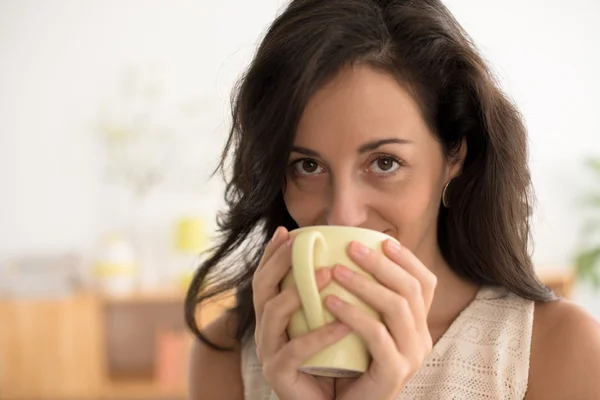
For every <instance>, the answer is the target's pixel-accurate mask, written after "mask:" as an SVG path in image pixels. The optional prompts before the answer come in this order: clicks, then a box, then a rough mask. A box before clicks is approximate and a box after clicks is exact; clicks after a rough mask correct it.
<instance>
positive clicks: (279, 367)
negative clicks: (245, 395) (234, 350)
mask: <svg viewBox="0 0 600 400" xmlns="http://www.w3.org/2000/svg"><path fill="white" fill-rule="evenodd" d="M291 249H292V239H291V238H290V237H289V233H288V231H287V230H286V229H285V228H282V227H280V228H278V229H277V231H275V235H274V236H273V239H272V240H271V241H270V242H269V244H268V245H267V247H266V249H265V252H264V254H263V257H262V259H261V262H260V264H259V266H258V268H257V269H256V272H255V273H254V278H253V280H252V289H253V300H254V310H255V313H256V328H255V331H254V337H255V340H256V349H257V354H258V358H259V360H260V361H261V363H262V365H263V375H264V376H265V378H266V379H267V381H268V382H269V385H270V386H271V388H273V390H274V391H275V393H276V394H277V396H278V397H279V398H280V399H281V400H296V399H298V400H304V399H314V400H330V399H333V397H334V387H333V386H334V383H333V379H331V378H321V377H315V376H312V375H308V374H305V373H303V372H300V371H298V370H299V368H300V366H301V365H302V363H303V362H304V361H306V360H307V359H308V358H309V357H311V356H312V355H314V354H316V353H318V352H319V351H321V350H323V349H325V348H326V347H327V346H329V345H331V344H333V343H335V342H337V341H338V340H340V339H341V338H343V337H344V336H345V335H347V334H348V333H349V332H350V329H349V328H348V327H347V326H345V325H344V324H341V323H339V322H336V323H333V324H329V325H326V326H324V327H322V328H319V329H317V330H314V331H312V332H310V333H307V334H306V335H302V336H299V337H297V338H294V339H293V340H289V339H288V336H287V333H286V328H287V325H288V323H289V321H290V318H291V316H292V314H293V313H294V312H295V311H297V310H298V309H299V308H300V306H301V303H300V297H299V296H298V292H297V290H296V288H295V287H291V288H287V289H285V290H283V291H281V292H280V290H279V283H280V282H281V280H282V279H283V278H284V276H285V275H286V274H287V272H288V271H289V269H290V265H291ZM316 279H317V286H318V287H319V290H321V289H322V288H324V287H325V286H327V284H329V283H330V282H331V279H332V277H331V270H330V269H328V268H323V269H320V270H319V271H318V272H317V273H316Z"/></svg>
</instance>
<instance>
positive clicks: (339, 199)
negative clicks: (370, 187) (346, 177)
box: [327, 181, 367, 226]
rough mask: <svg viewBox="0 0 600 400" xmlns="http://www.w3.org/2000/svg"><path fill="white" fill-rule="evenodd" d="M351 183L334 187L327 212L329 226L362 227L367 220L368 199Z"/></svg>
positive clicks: (341, 183) (343, 183) (342, 183)
mask: <svg viewBox="0 0 600 400" xmlns="http://www.w3.org/2000/svg"><path fill="white" fill-rule="evenodd" d="M365 197H366V196H364V195H361V190H360V188H359V187H358V185H357V184H356V183H353V182H351V181H347V182H340V183H339V184H337V185H335V184H334V185H333V190H332V193H331V198H330V203H329V208H328V212H327V224H328V225H341V226H361V225H363V224H364V223H365V221H366V220H367V201H366V200H367V199H366V198H365Z"/></svg>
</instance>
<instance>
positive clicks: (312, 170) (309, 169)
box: [294, 158, 323, 175]
mask: <svg viewBox="0 0 600 400" xmlns="http://www.w3.org/2000/svg"><path fill="white" fill-rule="evenodd" d="M294 171H295V172H296V173H298V174H300V175H316V174H320V173H321V172H323V167H321V166H320V165H319V163H318V162H316V161H315V160H311V159H309V158H305V159H303V160H298V161H297V162H296V163H295V164H294Z"/></svg>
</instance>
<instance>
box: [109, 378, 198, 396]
mask: <svg viewBox="0 0 600 400" xmlns="http://www.w3.org/2000/svg"><path fill="white" fill-rule="evenodd" d="M186 396H187V390H186V389H185V387H173V388H169V387H163V386H162V385H159V384H157V383H156V382H155V381H154V379H153V377H152V376H122V377H113V378H111V379H110V381H109V382H107V383H105V384H104V388H103V390H102V397H103V398H106V399H115V400H121V399H123V400H130V399H185V398H186Z"/></svg>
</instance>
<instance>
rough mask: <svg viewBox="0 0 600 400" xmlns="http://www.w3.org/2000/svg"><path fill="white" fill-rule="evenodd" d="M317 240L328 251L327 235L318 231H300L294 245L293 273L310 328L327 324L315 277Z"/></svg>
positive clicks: (313, 328)
mask: <svg viewBox="0 0 600 400" xmlns="http://www.w3.org/2000/svg"><path fill="white" fill-rule="evenodd" d="M317 241H319V244H320V245H321V246H322V247H323V250H324V251H327V243H326V242H325V237H324V236H323V234H322V233H321V232H318V231H307V232H300V233H299V234H298V236H296V238H295V239H294V245H293V247H292V273H293V275H294V280H295V281H296V288H297V289H298V295H299V296H300V302H301V303H302V308H303V310H304V315H305V316H306V322H307V325H308V328H309V329H310V330H315V329H317V328H320V327H322V326H323V325H325V314H324V311H323V301H322V300H321V294H320V293H319V288H318V287H317V280H316V278H315V258H316V257H315V245H316V244H317ZM306 267H308V268H306Z"/></svg>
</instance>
